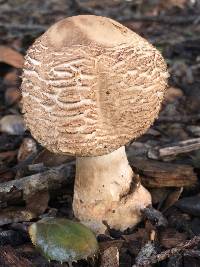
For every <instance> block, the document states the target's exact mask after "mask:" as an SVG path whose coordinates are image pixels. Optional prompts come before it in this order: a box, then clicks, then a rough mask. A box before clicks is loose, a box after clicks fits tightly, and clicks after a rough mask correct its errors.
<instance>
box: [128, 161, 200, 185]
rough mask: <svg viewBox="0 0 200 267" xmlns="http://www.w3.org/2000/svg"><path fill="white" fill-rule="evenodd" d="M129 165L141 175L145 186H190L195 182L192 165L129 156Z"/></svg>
mask: <svg viewBox="0 0 200 267" xmlns="http://www.w3.org/2000/svg"><path fill="white" fill-rule="evenodd" d="M129 161H130V164H131V167H133V169H135V172H138V173H139V174H140V175H141V178H142V183H143V185H144V186H145V187H154V188H155V187H186V186H187V187H190V186H194V185H196V184H197V175H196V174H195V172H194V169H193V167H191V166H189V165H186V164H175V163H168V162H159V161H155V160H148V159H143V158H129Z"/></svg>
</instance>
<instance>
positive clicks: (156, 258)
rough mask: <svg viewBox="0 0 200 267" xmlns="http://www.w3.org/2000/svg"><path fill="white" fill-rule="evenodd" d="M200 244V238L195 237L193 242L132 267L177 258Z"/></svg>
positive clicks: (190, 241) (140, 266)
mask: <svg viewBox="0 0 200 267" xmlns="http://www.w3.org/2000/svg"><path fill="white" fill-rule="evenodd" d="M199 242H200V236H195V237H194V238H192V239H191V240H188V241H186V242H182V243H180V244H179V245H178V246H177V247H175V248H171V249H168V250H165V251H163V252H161V253H160V254H157V255H153V256H151V257H150V258H149V259H145V260H143V262H141V263H136V264H135V265H133V266H132V267H145V266H148V265H151V264H155V263H157V262H160V261H163V260H166V259H167V258H169V257H171V256H175V255H177V254H179V253H182V252H184V251H185V250H186V249H188V248H191V247H195V246H196V245H198V243H199Z"/></svg>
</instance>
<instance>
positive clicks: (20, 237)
mask: <svg viewBox="0 0 200 267" xmlns="http://www.w3.org/2000/svg"><path fill="white" fill-rule="evenodd" d="M27 240H28V237H27V235H26V233H25V232H22V231H14V230H6V231H2V232H0V246H5V245H11V246H18V245H21V244H23V243H24V242H26V241H27Z"/></svg>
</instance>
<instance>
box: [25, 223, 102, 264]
mask: <svg viewBox="0 0 200 267" xmlns="http://www.w3.org/2000/svg"><path fill="white" fill-rule="evenodd" d="M29 234H30V237H31V240H32V243H33V244H34V245H35V246H36V248H38V250H39V251H40V252H41V253H42V254H43V255H44V256H45V257H46V258H47V259H48V260H56V261H59V262H73V261H77V260H81V259H87V258H88V257H94V255H95V254H96V253H97V251H98V243H97V240H96V237H95V235H94V234H93V232H92V231H91V230H90V229H88V228H87V227H86V226H84V225H83V224H81V223H77V222H73V221H70V220H67V219H62V218H44V219H42V220H40V221H38V222H37V223H33V224H32V225H31V226H30V227H29Z"/></svg>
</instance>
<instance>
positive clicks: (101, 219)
mask: <svg viewBox="0 0 200 267" xmlns="http://www.w3.org/2000/svg"><path fill="white" fill-rule="evenodd" d="M133 176H134V174H133V171H132V169H131V167H130V165H129V163H128V160H127V156H126V152H125V147H124V146H123V147H121V148H119V149H117V150H115V151H114V152H112V153H110V154H107V155H103V156H97V157H79V158H77V160H76V179H75V187H74V200H73V210H74V214H75V216H76V217H77V218H78V219H79V220H80V221H81V222H82V223H84V224H85V225H87V226H88V227H90V228H91V229H92V230H93V231H94V232H96V233H97V234H100V233H101V234H103V233H105V231H106V229H107V226H109V228H113V229H116V230H121V231H124V230H125V229H127V228H129V227H133V226H135V225H136V224H137V223H138V222H139V221H140V220H141V212H140V210H141V209H142V208H144V207H146V206H148V205H149V204H151V195H150V193H149V192H148V191H147V190H146V189H145V188H144V187H143V186H142V185H141V184H140V183H137V182H134V179H133Z"/></svg>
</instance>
